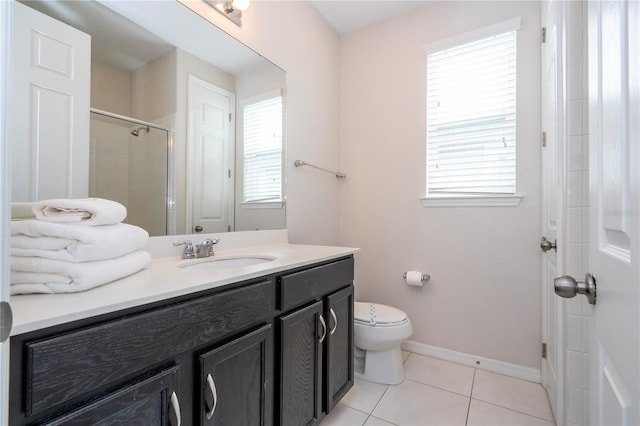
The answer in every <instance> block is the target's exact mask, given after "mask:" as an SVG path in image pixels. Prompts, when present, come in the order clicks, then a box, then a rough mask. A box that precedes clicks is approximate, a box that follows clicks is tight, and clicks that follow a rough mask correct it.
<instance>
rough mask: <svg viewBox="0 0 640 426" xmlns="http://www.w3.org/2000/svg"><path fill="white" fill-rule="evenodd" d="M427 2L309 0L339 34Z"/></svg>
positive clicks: (411, 0) (413, 0)
mask: <svg viewBox="0 0 640 426" xmlns="http://www.w3.org/2000/svg"><path fill="white" fill-rule="evenodd" d="M431 1H432V0H431ZM429 2H430V1H429V0H311V3H313V5H314V6H315V7H316V9H318V11H319V12H320V14H321V15H322V16H324V18H325V19H326V20H327V21H328V22H329V24H331V25H332V26H333V27H334V28H335V29H336V30H337V31H338V33H340V34H347V33H350V32H352V31H356V30H359V29H360V28H364V27H366V26H367V25H370V24H373V23H376V22H380V21H383V20H385V19H388V18H391V17H394V16H398V15H402V14H404V13H407V12H409V11H411V10H413V9H416V8H418V7H421V6H424V5H426V4H427V3H429Z"/></svg>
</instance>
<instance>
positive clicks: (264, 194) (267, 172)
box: [242, 91, 283, 207]
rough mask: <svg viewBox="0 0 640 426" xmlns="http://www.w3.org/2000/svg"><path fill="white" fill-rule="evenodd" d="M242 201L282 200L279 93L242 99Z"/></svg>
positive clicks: (262, 202)
mask: <svg viewBox="0 0 640 426" xmlns="http://www.w3.org/2000/svg"><path fill="white" fill-rule="evenodd" d="M243 117H244V119H243V129H244V131H243V141H244V143H243V160H244V173H243V185H242V186H243V196H242V202H243V203H251V204H254V205H256V206H259V205H260V204H265V207H266V204H267V203H276V202H277V203H281V202H282V125H283V122H282V95H281V93H280V92H279V91H276V92H271V93H267V94H264V95H262V96H258V97H254V98H251V99H248V100H246V101H245V105H244V108H243Z"/></svg>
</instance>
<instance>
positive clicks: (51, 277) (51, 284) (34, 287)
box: [9, 250, 151, 295]
mask: <svg viewBox="0 0 640 426" xmlns="http://www.w3.org/2000/svg"><path fill="white" fill-rule="evenodd" d="M150 261H151V256H149V253H147V252H145V251H142V250H138V251H135V252H133V253H129V254H126V255H124V256H121V257H118V258H115V259H109V260H98V261H95V262H82V263H70V262H62V261H59V260H51V259H41V258H34V257H13V256H12V257H11V286H10V287H9V288H10V291H11V294H12V295H14V294H27V293H75V292H78V291H85V290H89V289H91V288H94V287H98V286H100V285H103V284H107V283H110V282H112V281H115V280H118V279H120V278H124V277H126V276H128V275H131V274H134V273H136V272H138V271H140V270H141V269H144V267H145V266H147V265H148V264H149V262H150Z"/></svg>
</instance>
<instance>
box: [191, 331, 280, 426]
mask: <svg viewBox="0 0 640 426" xmlns="http://www.w3.org/2000/svg"><path fill="white" fill-rule="evenodd" d="M200 368H201V371H200V389H201V397H200V404H199V407H200V415H199V416H194V417H195V418H198V417H199V418H200V424H202V425H216V426H220V425H229V426H237V425H256V426H268V425H271V424H272V421H273V328H272V327H271V325H270V324H269V325H266V326H264V327H262V328H260V329H258V330H256V331H254V332H251V333H249V334H246V335H244V336H242V337H240V338H238V339H235V340H232V341H231V342H229V343H227V344H225V345H223V346H220V347H219V348H216V349H214V350H212V351H210V352H207V353H206V354H204V355H201V356H200Z"/></svg>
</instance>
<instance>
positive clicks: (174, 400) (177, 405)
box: [171, 392, 182, 426]
mask: <svg viewBox="0 0 640 426" xmlns="http://www.w3.org/2000/svg"><path fill="white" fill-rule="evenodd" d="M171 406H172V407H173V411H175V413H176V419H178V426H180V425H181V424H182V415H181V414H180V401H178V395H176V393H175V392H172V393H171Z"/></svg>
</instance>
